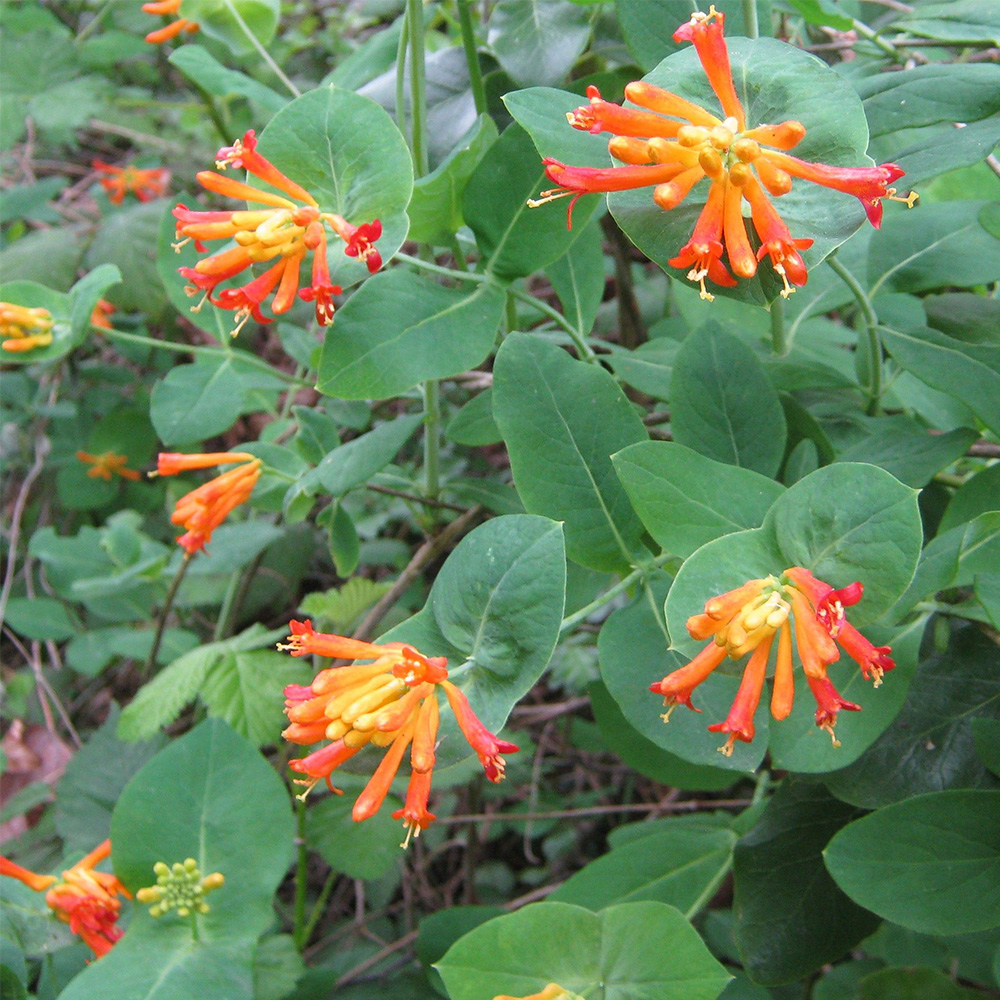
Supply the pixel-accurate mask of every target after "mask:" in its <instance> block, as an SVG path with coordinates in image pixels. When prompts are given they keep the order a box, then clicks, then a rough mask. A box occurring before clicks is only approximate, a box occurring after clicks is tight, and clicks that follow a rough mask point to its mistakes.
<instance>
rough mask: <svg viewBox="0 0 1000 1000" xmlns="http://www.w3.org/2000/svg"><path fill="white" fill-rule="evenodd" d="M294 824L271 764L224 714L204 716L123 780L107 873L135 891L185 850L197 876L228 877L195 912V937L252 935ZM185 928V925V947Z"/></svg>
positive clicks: (264, 921) (267, 918) (266, 919)
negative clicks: (111, 869) (207, 905)
mask: <svg viewBox="0 0 1000 1000" xmlns="http://www.w3.org/2000/svg"><path fill="white" fill-rule="evenodd" d="M293 827H294V823H293V819H292V810H291V807H290V805H289V802H288V792H287V790H286V789H285V786H284V784H283V782H282V781H281V779H280V778H279V777H278V775H277V774H276V773H275V771H274V769H273V768H272V767H271V766H270V764H268V763H267V761H266V760H265V759H264V758H263V757H262V756H261V755H260V754H259V753H257V751H256V750H254V749H253V748H252V747H251V746H250V744H249V743H247V742H246V740H244V739H243V738H242V737H240V736H237V735H236V733H234V732H233V731H232V729H230V728H229V726H227V725H226V723H225V722H223V721H222V720H221V719H209V720H207V721H206V722H203V723H201V725H199V726H198V727H196V728H195V729H193V730H191V732H189V733H187V734H186V735H184V736H182V737H181V738H180V739H178V740H175V741H174V742H172V743H171V744H170V745H169V746H167V747H165V748H164V749H163V750H161V751H160V752H159V753H158V754H157V755H156V756H155V757H154V758H153V759H152V760H151V761H150V762H149V763H148V764H146V766H145V767H143V769H142V770H141V771H140V772H139V773H138V774H137V775H136V776H135V777H134V778H133V779H132V780H131V781H130V782H129V783H128V785H126V787H125V790H124V792H122V795H121V798H120V799H119V800H118V805H117V806H116V807H115V811H114V815H113V816H112V819H111V840H112V843H113V844H114V845H115V846H114V856H113V860H114V865H115V874H116V875H117V876H118V877H119V878H120V879H121V880H122V882H123V883H124V884H125V885H126V886H127V887H128V889H129V890H130V891H131V892H133V893H134V892H135V891H136V889H138V888H140V887H141V886H144V885H150V884H152V883H153V882H154V881H155V878H154V876H153V865H154V864H155V863H156V862H157V861H163V860H165V861H167V862H168V863H171V864H172V863H173V862H174V861H183V860H184V859H185V858H188V857H192V858H194V859H195V861H197V862H198V867H199V869H200V870H201V872H202V874H203V875H207V874H208V873H209V872H216V871H218V872H222V874H223V875H225V877H226V884H225V886H224V888H222V889H220V890H218V891H217V892H215V893H213V895H212V896H211V900H210V902H211V910H210V912H209V913H207V914H205V915H204V916H200V917H198V923H199V927H200V930H201V935H200V936H201V938H202V939H204V940H206V941H213V942H222V941H229V942H240V941H242V942H244V943H246V942H247V940H248V939H249V940H250V941H254V940H256V938H257V937H258V936H259V935H260V933H261V932H262V931H264V930H265V929H266V928H267V926H268V925H269V924H270V923H271V919H272V909H271V907H272V898H273V895H274V891H275V889H276V888H277V887H278V883H279V882H280V881H281V880H282V879H283V878H284V877H285V873H286V871H287V870H288V864H289V862H290V861H291V858H292V838H293V836H294V829H293ZM148 919H150V920H151V919H152V918H148ZM143 922H144V921H143ZM190 934H191V932H190V928H189V927H185V937H186V938H187V943H188V946H190V944H191V937H190Z"/></svg>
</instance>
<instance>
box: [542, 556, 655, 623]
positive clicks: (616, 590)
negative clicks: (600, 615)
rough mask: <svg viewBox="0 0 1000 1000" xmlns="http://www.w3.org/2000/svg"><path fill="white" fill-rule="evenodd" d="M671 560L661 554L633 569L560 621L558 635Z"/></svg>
mask: <svg viewBox="0 0 1000 1000" xmlns="http://www.w3.org/2000/svg"><path fill="white" fill-rule="evenodd" d="M671 558H673V556H672V555H671V554H670V553H668V552H662V553H660V555H658V556H657V557H656V558H655V559H653V560H652V561H651V562H649V563H646V564H645V565H643V566H639V567H638V568H637V569H634V570H633V571H632V572H631V573H629V574H628V576H626V577H623V578H622V579H621V580H619V581H618V583H616V584H615V585H614V586H613V587H609V588H608V589H607V590H606V591H604V593H603V594H601V596H600V597H597V598H595V599H594V600H593V601H591V602H590V603H589V604H587V605H586V606H584V607H582V608H580V610H579V611H574V612H573V614H571V615H567V616H566V617H565V618H564V619H563V620H562V624H561V625H560V626H559V631H560V633H562V632H568V631H569V630H570V629H571V628H573V626H574V625H578V624H579V623H580V622H582V621H584V620H585V619H587V618H589V617H590V616H591V615H592V614H593V613H594V612H595V611H599V610H600V609H601V608H603V607H604V605H605V604H608V603H609V602H611V601H613V600H614V599H615V598H616V597H617V596H618V595H619V594H621V593H622V592H624V591H626V590H628V588H629V587H631V586H632V584H634V583H637V582H638V581H639V580H642V579H644V578H645V576H646V575H647V574H648V573H649V571H650V570H651V569H656V568H657V567H658V566H662V565H663V564H664V563H665V562H668V561H669V560H670V559H671Z"/></svg>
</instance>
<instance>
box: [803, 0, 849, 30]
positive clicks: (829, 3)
mask: <svg viewBox="0 0 1000 1000" xmlns="http://www.w3.org/2000/svg"><path fill="white" fill-rule="evenodd" d="M788 2H789V3H790V4H791V5H792V6H793V7H794V8H795V9H796V10H797V11H798V12H799V13H800V14H801V15H802V16H803V17H804V18H805V19H806V23H807V24H815V25H818V26H820V27H824V26H826V27H830V28H836V29H837V30H838V31H850V30H851V29H852V28H853V27H854V20H853V18H851V17H850V16H848V15H847V14H845V13H844V12H843V10H841V9H840V7H839V5H838V4H837V3H836V0H788Z"/></svg>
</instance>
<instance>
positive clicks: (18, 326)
mask: <svg viewBox="0 0 1000 1000" xmlns="http://www.w3.org/2000/svg"><path fill="white" fill-rule="evenodd" d="M52 326H53V322H52V313H50V312H49V311H48V309H41V308H35V309H31V308H28V307H27V306H18V305H15V304H14V303H13V302H0V339H2V347H3V350H5V351H17V352H20V351H30V350H33V349H34V348H36V347H48V345H49V344H51V343H52Z"/></svg>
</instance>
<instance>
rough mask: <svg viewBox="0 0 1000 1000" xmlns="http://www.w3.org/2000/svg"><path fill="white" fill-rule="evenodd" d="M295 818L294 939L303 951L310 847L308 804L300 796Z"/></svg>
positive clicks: (296, 800)
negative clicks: (307, 818) (307, 820)
mask: <svg viewBox="0 0 1000 1000" xmlns="http://www.w3.org/2000/svg"><path fill="white" fill-rule="evenodd" d="M295 819H296V837H295V843H296V844H297V850H298V858H297V860H296V864H295V918H294V919H295V925H294V928H293V930H292V940H293V941H294V942H295V947H296V949H298V951H299V952H300V953H301V951H302V949H303V948H304V947H305V941H306V938H305V932H306V883H307V880H308V875H309V870H308V869H309V849H308V847H307V846H306V804H305V802H303V801H302V799H300V798H296V799H295Z"/></svg>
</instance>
